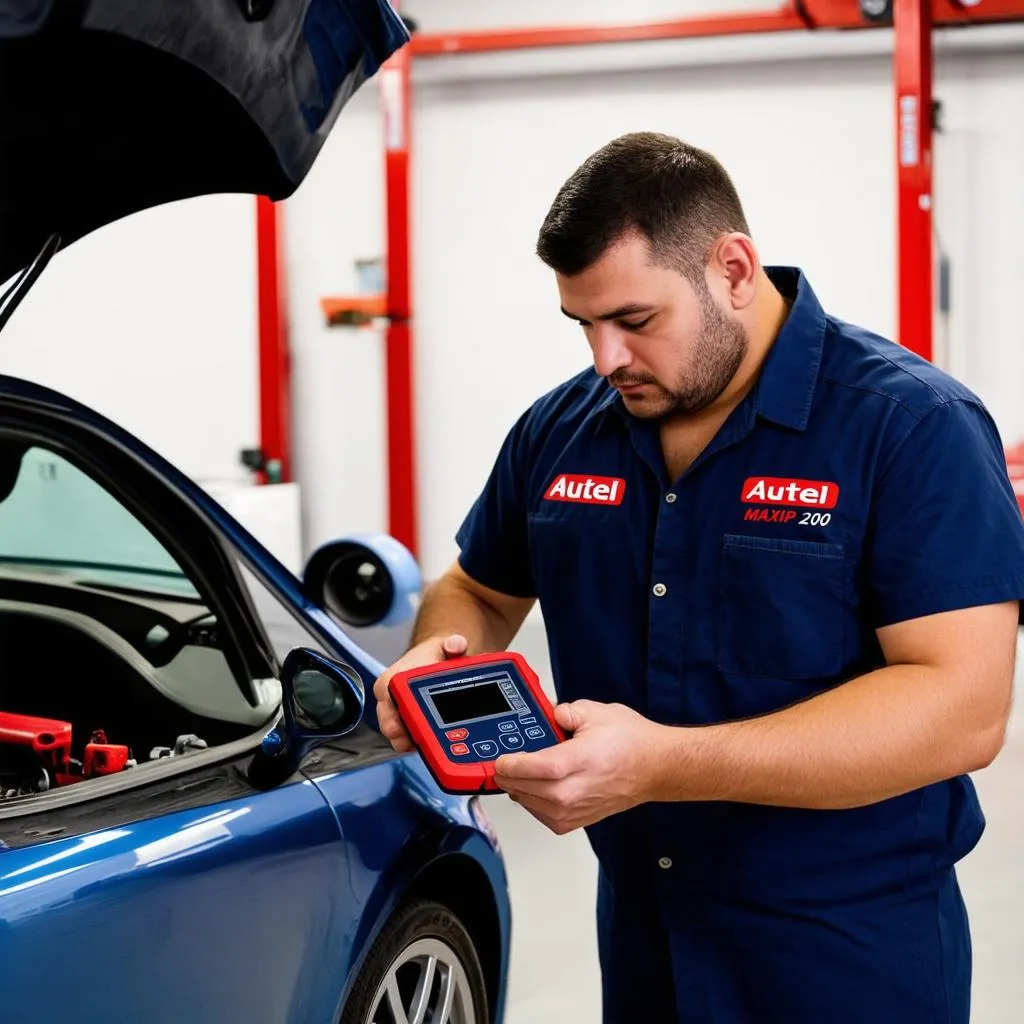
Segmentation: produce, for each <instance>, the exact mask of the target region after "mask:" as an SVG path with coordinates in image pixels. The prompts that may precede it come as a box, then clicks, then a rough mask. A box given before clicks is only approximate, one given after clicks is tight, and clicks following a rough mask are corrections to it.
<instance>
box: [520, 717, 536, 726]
mask: <svg viewBox="0 0 1024 1024" xmlns="http://www.w3.org/2000/svg"><path fill="white" fill-rule="evenodd" d="M519 721H520V722H522V723H523V725H530V724H532V723H533V722H536V721H537V719H536V718H534V716H533V715H529V716H525V717H524V716H523V715H520V716H519Z"/></svg>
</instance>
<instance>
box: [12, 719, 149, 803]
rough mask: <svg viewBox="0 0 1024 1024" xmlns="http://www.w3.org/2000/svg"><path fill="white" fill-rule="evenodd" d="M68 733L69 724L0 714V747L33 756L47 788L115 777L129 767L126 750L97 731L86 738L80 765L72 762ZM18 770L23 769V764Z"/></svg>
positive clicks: (53, 720) (69, 731)
mask: <svg viewBox="0 0 1024 1024" xmlns="http://www.w3.org/2000/svg"><path fill="white" fill-rule="evenodd" d="M71 733H72V727H71V723H70V722H59V721H57V720H56V719H51V718H36V717H35V716H33V715H16V714H13V713H11V712H9V711H0V744H5V743H6V744H10V745H11V746H14V747H17V748H18V749H19V750H23V751H25V752H26V755H27V756H29V757H31V754H35V756H36V758H37V764H39V765H40V766H41V767H44V768H45V769H46V772H47V774H48V775H49V778H50V785H57V786H71V785H74V784H75V783H76V782H82V781H83V780H84V779H91V778H94V777H96V776H97V775H114V774H115V773H117V772H122V771H124V770H125V768H127V767H128V760H129V753H130V752H129V750H128V747H126V746H124V745H123V744H120V743H108V742H107V737H106V734H105V733H104V732H103V730H102V729H97V730H96V731H95V732H94V733H93V734H92V735H91V736H90V737H89V742H88V743H87V744H86V745H85V754H84V757H83V759H82V763H81V764H79V763H78V761H77V760H74V761H73V760H72V758H71ZM29 752H31V753H29ZM20 763H21V762H18V764H20ZM21 768H22V770H24V769H25V765H22V766H21ZM17 773H18V769H14V774H15V776H17V778H18V780H19V783H20V780H21V777H20V776H18V774H17ZM15 788H17V787H15Z"/></svg>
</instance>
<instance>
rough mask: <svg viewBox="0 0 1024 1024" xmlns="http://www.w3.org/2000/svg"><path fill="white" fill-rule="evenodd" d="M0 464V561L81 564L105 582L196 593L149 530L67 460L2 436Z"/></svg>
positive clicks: (91, 574)
mask: <svg viewBox="0 0 1024 1024" xmlns="http://www.w3.org/2000/svg"><path fill="white" fill-rule="evenodd" d="M19 455H20V459H19ZM0 463H2V466H0V563H7V564H11V563H21V564H29V565H32V566H38V567H47V566H49V567H54V568H75V569H87V570H88V572H89V576H90V577H92V578H94V579H95V580H96V581H97V582H101V583H106V584H108V585H114V586H128V587H139V586H145V587H146V589H156V590H161V591H171V592H173V593H175V594H180V595H183V596H188V597H198V596H199V594H198V592H197V591H196V589H195V587H194V586H193V585H192V583H191V582H190V581H189V579H188V577H187V576H186V575H185V573H184V572H183V571H182V569H181V567H180V566H179V565H178V564H177V562H175V561H174V559H173V558H172V557H171V556H170V555H169V554H168V553H167V551H166V550H165V549H164V547H163V545H161V544H160V542H159V541H158V540H157V539H156V538H155V537H154V536H153V535H152V534H151V533H150V532H149V530H147V529H146V527H144V526H143V525H142V524H141V523H140V522H139V521H138V520H137V519H136V518H135V517H134V516H133V515H132V514H131V513H130V512H129V511H128V510H127V509H126V508H124V506H122V505H121V504H120V503H119V502H118V501H117V500H116V499H115V498H113V497H112V496H111V495H110V494H109V493H108V492H107V491H106V490H104V489H103V488H102V487H101V486H100V485H99V484H97V483H96V482H95V481H94V480H92V479H91V478H90V477H88V476H86V475H85V473H83V472H82V471H81V470H79V469H78V468H77V467H75V466H73V465H72V464H71V463H70V462H68V461H67V460H65V459H63V458H62V457H61V456H59V455H57V454H56V453H54V452H51V451H47V450H46V449H44V448H38V447H30V448H29V449H28V450H27V451H25V452H24V454H23V455H22V454H21V450H20V449H18V448H15V447H14V446H12V445H11V443H10V442H4V443H3V444H2V450H0Z"/></svg>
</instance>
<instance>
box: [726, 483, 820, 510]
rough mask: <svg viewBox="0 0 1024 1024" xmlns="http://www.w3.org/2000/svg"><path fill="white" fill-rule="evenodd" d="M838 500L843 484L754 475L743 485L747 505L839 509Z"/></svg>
mask: <svg viewBox="0 0 1024 1024" xmlns="http://www.w3.org/2000/svg"><path fill="white" fill-rule="evenodd" d="M838 500H839V485H838V484H835V483H826V482H825V481H823V480H792V479H790V478H788V477H774V476H752V477H748V478H747V480H746V481H745V482H744V484H743V501H744V502H746V503H747V504H756V505H789V506H793V507H796V508H835V507H836V502H837V501H838Z"/></svg>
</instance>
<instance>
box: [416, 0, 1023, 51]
mask: <svg viewBox="0 0 1024 1024" xmlns="http://www.w3.org/2000/svg"><path fill="white" fill-rule="evenodd" d="M1021 19H1024V0H979V2H978V3H977V4H976V5H974V6H970V5H968V6H964V5H963V4H961V3H960V2H959V0H932V23H933V24H934V25H935V26H937V27H941V26H951V25H978V24H984V23H988V22H999V21H1019V20H1021ZM875 27H878V25H877V24H876V23H874V22H870V21H868V20H867V19H866V18H865V17H864V15H863V14H862V13H861V9H860V3H859V0H802V2H800V3H796V2H789V3H784V4H782V5H780V6H779V7H777V8H775V9H774V10H767V11H763V12H753V13H751V12H744V13H736V14H716V15H705V16H698V17H692V18H675V19H673V20H671V21H652V22H639V23H638V22H625V23H619V24H613V23H610V24H606V25H571V26H569V25H566V26H551V27H542V28H510V29H488V30H482V31H474V32H436V33H418V34H416V35H415V36H414V37H413V40H412V43H411V44H410V45H411V47H412V51H413V53H414V54H415V55H416V56H418V57H439V56H444V55H447V54H458V53H485V52H491V51H495V50H523V49H536V48H543V47H552V46H587V45H593V44H600V43H625V42H645V41H651V40H658V39H662V40H663V39H698V38H710V37H714V36H734V35H756V34H763V33H767V32H791V31H800V30H804V29H808V28H815V29H867V28H875Z"/></svg>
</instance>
